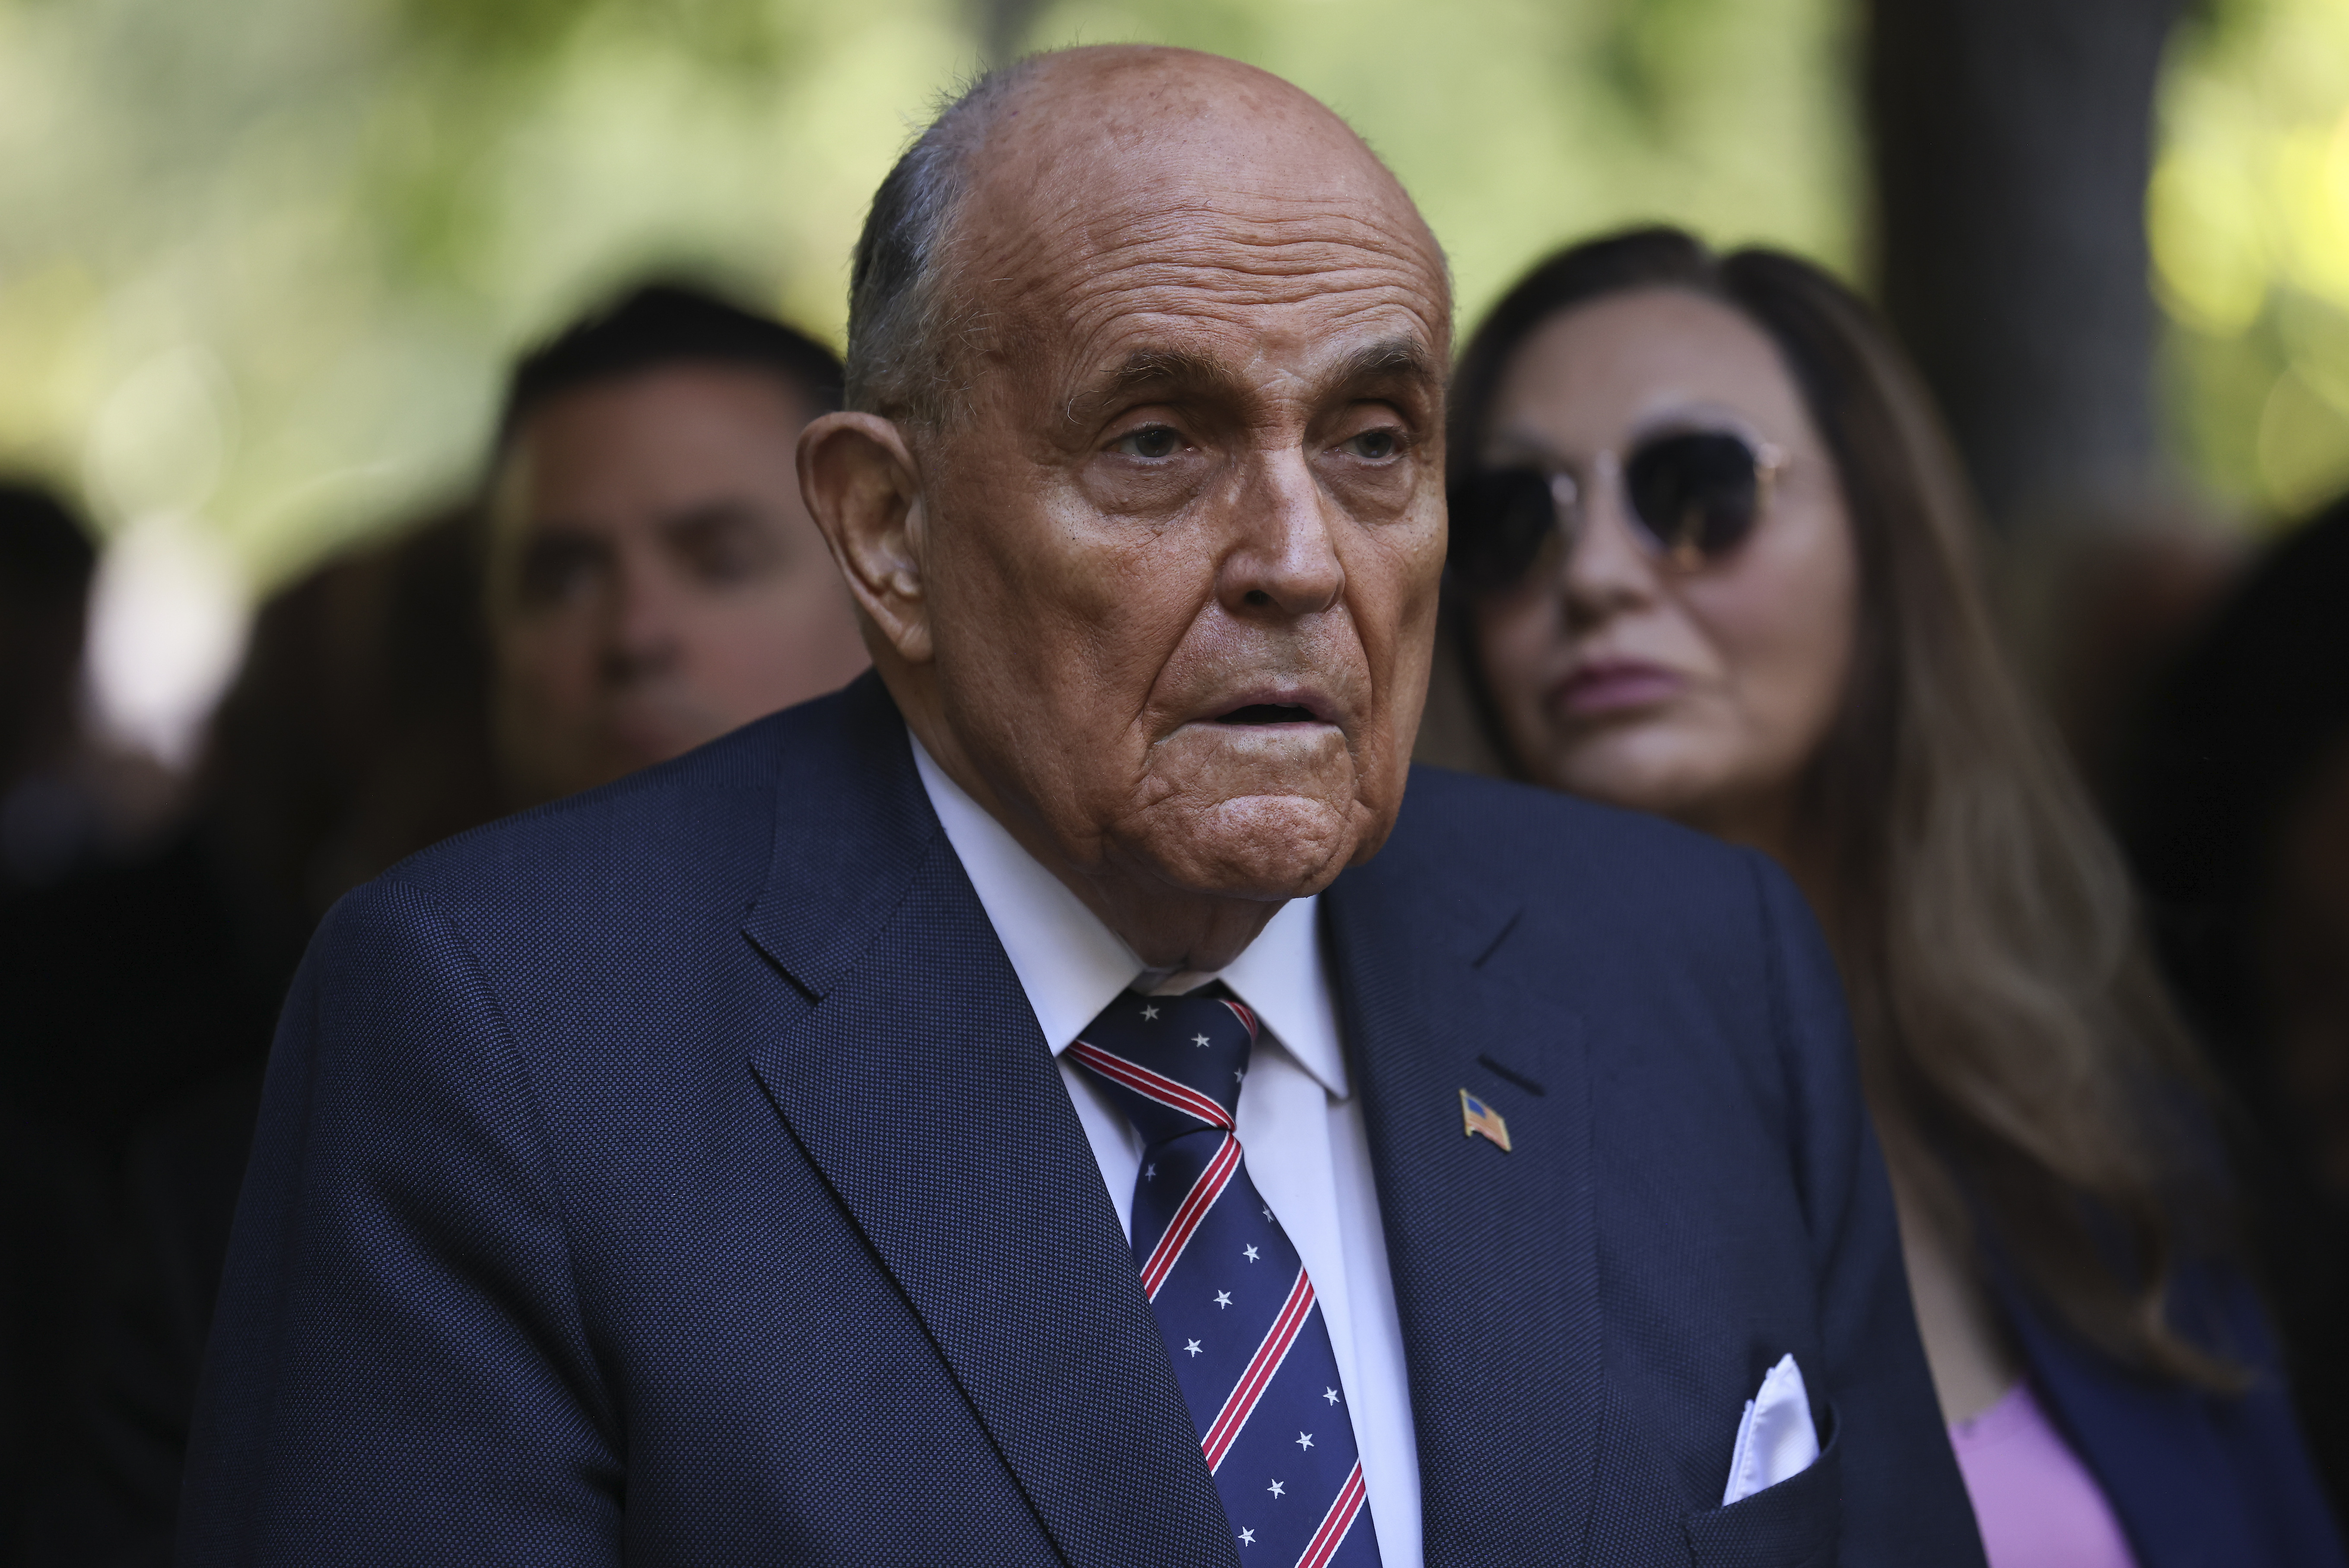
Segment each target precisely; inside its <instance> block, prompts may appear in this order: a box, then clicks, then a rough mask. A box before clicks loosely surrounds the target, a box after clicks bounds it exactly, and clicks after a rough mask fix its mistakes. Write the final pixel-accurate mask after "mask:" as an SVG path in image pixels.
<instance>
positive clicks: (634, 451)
mask: <svg viewBox="0 0 2349 1568" xmlns="http://www.w3.org/2000/svg"><path fill="white" fill-rule="evenodd" d="M810 411H811V410H809V409H808V408H807V406H806V405H805V404H804V403H803V402H802V400H800V399H799V398H797V397H795V396H794V395H793V394H792V392H791V391H790V390H789V389H787V388H786V387H785V386H784V385H783V384H782V383H781V381H780V380H779V379H777V378H775V377H773V376H771V375H768V374H765V373H763V372H761V371H756V370H750V369H736V368H733V367H729V366H709V365H692V364H687V365H678V366H671V367H662V368H657V369H650V370H646V371H641V372H637V373H635V374H631V375H626V376H623V377H618V378H616V379H611V380H608V381H598V382H592V383H589V384H588V385H585V386H583V387H580V388H578V389H574V390H572V391H567V392H564V393H560V394H558V395H557V396H556V397H555V398H554V400H551V401H549V402H548V403H546V404H545V405H544V406H543V407H542V408H541V409H539V410H537V411H536V412H534V413H533V414H532V415H531V416H530V417H529V418H528V419H527V420H526V421H524V422H523V427H522V429H521V431H519V432H518V434H517V435H516V436H515V438H514V441H513V443H512V450H511V451H510V452H509V453H508V455H507V457H506V460H505V462H504V465H503V467H502V469H501V471H500V474H499V479H498V484H497V490H496V493H495V496H494V500H493V522H494V528H495V545H494V549H493V555H492V576H491V622H492V640H493V643H494V646H495V652H496V662H497V692H496V731H497V743H498V752H499V759H500V763H501V764H502V769H503V771H504V774H505V776H506V779H507V783H508V786H509V788H510V789H511V791H512V793H513V794H514V796H515V797H516V799H517V800H520V801H533V800H543V799H548V798H552V797H553V796H555V795H561V794H570V793H571V792H573V791H574V790H581V789H585V788H587V787H589V786H590V785H593V784H603V783H605V782H606V781H608V780H611V779H615V778H617V777H619V776H620V775H622V774H627V773H631V772H633V771H635V770H636V769H637V768H640V767H644V766H646V765H647V764H648V763H656V762H660V761H664V760H666V759H667V758H669V757H673V756H676V755H678V754H679V753H683V752H686V751H688V750H690V749H691V748H693V747H695V746H698V745H699V744H701V743H702V742H705V741H709V740H714V739H715V738H717V737H718V736H719V735H722V734H724V733H725V732H727V731H729V730H731V729H734V728H736V727H737V726H739V725H741V724H745V723H748V722H750V721H751V720H753V719H756V718H759V717H761V715H763V714H766V713H771V712H772V711H775V710H776V709H779V708H784V707H788V706H790V705H791V704H792V703H793V702H797V701H803V700H804V699H806V698H809V697H812V696H816V695H818V694H820V693H822V692H823V691H830V690H832V689H833V687H836V686H838V685H840V684H841V683H843V681H845V680H848V679H850V678H851V677H853V676H854V674H855V673H856V671H857V670H860V669H862V668H863V667H864V662H865V657H864V647H863V645H862V643H861V641H860V640H859V639H858V635H857V630H856V625H855V618H854V611H853V610H852V609H851V607H850V606H849V602H848V599H847V597H846V596H845V595H844V594H843V592H842V589H841V586H840V582H839V578H838V576H837V575H836V574H835V573H834V572H833V566H832V563H831V560H830V558H829V557H828V556H826V554H825V552H824V546H823V538H822V536H821V535H819V534H818V533H817V532H816V528H815V524H814V523H813V522H812V520H811V519H810V518H809V516H808V514H807V510H806V507H805V505H804V504H802V501H801V499H800V489H799V479H798V475H797V472H796V471H795V470H794V468H793V464H792V446H793V442H794V441H795V440H796V438H797V436H798V434H799V431H800V428H801V427H802V425H803V424H805V423H806V422H807V420H808V418H809V414H810Z"/></svg>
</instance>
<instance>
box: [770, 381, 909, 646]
mask: <svg viewBox="0 0 2349 1568" xmlns="http://www.w3.org/2000/svg"><path fill="white" fill-rule="evenodd" d="M799 462H800V494H801V495H802V497H803V498H804V499H805V500H806V502H807V506H808V511H809V512H810V513H812V514H814V517H815V524H816V526H817V527H818V528H821V529H823V538H824V543H825V544H826V545H830V546H831V548H832V558H833V561H834V562H836V563H837V564H838V565H839V566H840V575H841V576H843V577H845V578H846V579H847V580H848V591H849V593H850V594H852V595H853V596H854V597H855V599H856V603H857V606H858V607H859V608H861V609H862V610H864V614H865V617H866V618H868V619H869V620H871V622H872V623H873V625H874V628H875V629H877V630H878V631H879V632H880V633H881V635H882V636H883V637H885V638H886V639H888V640H889V645H890V646H891V647H892V648H895V649H896V650H897V657H898V658H900V659H904V660H905V662H906V663H908V664H923V663H926V662H928V660H929V657H930V647H931V642H930V607H929V599H928V597H926V594H925V593H924V591H923V588H924V584H923V581H922V562H921V530H922V522H923V518H922V500H921V487H920V484H919V483H918V482H917V480H916V469H915V465H914V454H913V451H912V449H911V448H910V447H908V446H907V445H906V443H905V433H904V432H903V431H900V430H899V429H898V428H897V426H896V425H895V423H894V422H892V421H888V420H885V419H882V418H880V417H879V416H878V415H875V414H825V415H823V417H821V418H819V419H817V420H815V421H812V423H810V424H809V426H808V427H807V429H805V430H804V431H801V432H800V451H799Z"/></svg>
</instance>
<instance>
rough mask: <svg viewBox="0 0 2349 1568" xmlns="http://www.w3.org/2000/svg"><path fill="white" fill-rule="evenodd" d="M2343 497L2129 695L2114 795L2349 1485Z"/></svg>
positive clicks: (2326, 1450)
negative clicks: (2124, 787)
mask: <svg viewBox="0 0 2349 1568" xmlns="http://www.w3.org/2000/svg"><path fill="white" fill-rule="evenodd" d="M2344 607H2349V501H2343V502H2337V503H2335V504H2333V506H2332V507H2331V508H2330V509H2329V510H2327V511H2325V512H2324V513H2323V514H2320V515H2319V516H2318V517H2317V518H2316V519H2315V520H2314V521H2313V522H2311V523H2309V524H2305V525H2304V526H2302V528H2300V529H2299V530H2298V531H2296V532H2294V533H2292V534H2291V535H2287V536H2286V537H2285V538H2284V540H2283V541H2282V543H2281V544H2280V545H2278V546H2277V547H2276V548H2275V549H2274V550H2273V551H2272V552H2271V553H2270V554H2269V555H2268V556H2267V557H2266V558H2265V559H2264V560H2263V561H2261V563H2260V564H2259V566H2258V567H2257V568H2256V570H2255V571H2254V572H2253V573H2252V575H2251V577H2250V579H2249V580H2248V581H2247V582H2245V583H2244V584H2243V586H2242V587H2241V589H2240V592H2239V593H2238V594H2236V595H2235V596H2234V597H2233V598H2232V600H2231V601H2230V603H2229V604H2228V605H2227V607H2225V609H2224V610H2223V612H2222V613H2221V614H2220V617H2219V618H2218V619H2217V621H2216V623H2215V624H2214V625H2213V626H2212V627H2211V628H2210V629H2209V634H2208V635H2207V636H2206V637H2205V638H2204V639H2202V640H2201V641H2200V642H2199V644H2198V645H2197V646H2196V647H2195V648H2194V649H2192V650H2191V651H2190V652H2189V654H2188V656H2187V657H2186V659H2184V661H2183V662H2182V663H2181V664H2180V665H2179V666H2178V668H2177V669H2176V670H2175V671H2174V672H2173V673H2172V674H2171V676H2170V678H2169V680H2168V681H2167V682H2166V684H2165V686H2164V689H2163V690H2162V691H2161V693H2160V696H2159V697H2158V700H2157V701H2156V703H2155V705H2154V706H2153V708H2152V710H2151V711H2149V712H2148V713H2147V715H2146V718H2145V722H2144V724H2143V727H2142V730H2141V732H2140V744H2139V747H2138V750H2137V755H2136V756H2135V758H2134V759H2133V762H2134V765H2133V766H2132V767H2131V768H2130V769H2128V771H2127V776H2128V778H2129V780H2130V781H2131V785H2132V789H2131V794H2130V796H2129V798H2127V800H2126V801H2125V803H2124V805H2123V814H2124V815H2123V820H2124V822H2125V824H2126V826H2127V832H2128V838H2129V843H2130V847H2131V850H2132V852H2133V855H2134V857H2135V859H2136V862H2137V867H2138V869H2139V872H2140V874H2141V876H2142V877H2144V880H2145V884H2146V887H2147V892H2148V894H2149V896H2150V898H2151V901H2152V905H2153V909H2154V912H2155V917H2156V924H2155V929H2156V933H2157V936H2158V940H2159V945H2160V949H2161V952H2162V957H2163V959H2164V961H2165V962H2166V964H2167V966H2168V971H2169V973H2170V975H2171V976H2172V978H2173V980H2174V981H2175V982H2176V984H2177V986H2178V992H2179V993H2180V995H2181V996H2182V998H2183V999H2184V1001H2185V1002H2186V1004H2187V1007H2188V1010H2189V1015H2190V1016H2191V1017H2192V1019H2193V1021H2194V1023H2195V1024H2196V1025H2197V1026H2198V1028H2199V1031H2200V1033H2201V1034H2202V1037H2203V1038H2204V1039H2205V1040H2206V1041H2207V1042H2208V1043H2209V1045H2210V1047H2211V1049H2212V1051H2213V1053H2214V1054H2215V1056H2216V1059H2217V1061H2218V1063H2219V1064H2220V1069H2221V1070H2222V1072H2223V1074H2224V1075H2225V1077H2226V1079H2227V1081H2228V1082H2229V1084H2230V1086H2231V1087H2232V1089H2233V1090H2234V1093H2235V1096H2236V1097H2237V1100H2238V1103H2239V1104H2240V1106H2242V1107H2243V1109H2244V1111H2245V1113H2246V1117H2247V1122H2248V1125H2247V1126H2246V1127H2244V1128H2242V1129H2241V1130H2242V1132H2243V1135H2244V1136H2243V1137H2241V1138H2240V1145H2241V1159H2242V1163H2243V1166H2244V1168H2245V1169H2246V1170H2247V1172H2248V1173H2249V1174H2250V1177H2251V1196H2252V1197H2253V1198H2254V1199H2256V1202H2255V1204H2254V1205H2253V1208H2252V1212H2253V1213H2255V1214H2256V1215H2258V1216H2260V1217H2261V1222H2262V1224H2261V1229H2262V1232H2263V1233H2262V1236H2261V1240H2262V1241H2264V1242H2265V1243H2266V1245H2265V1247H2264V1249H2263V1251H2264V1253H2265V1255H2266V1257H2267V1259H2268V1260H2269V1267H2270V1271H2271V1277H2272V1280H2273V1284H2274V1292H2275V1298H2276V1303H2277V1307H2278V1309H2279V1312H2280V1314H2281V1316H2282V1324H2283V1328H2284V1331H2285V1334H2286V1338H2287V1342H2288V1345H2289V1347H2290V1349H2291V1352H2292V1358H2293V1361H2294V1363H2295V1371H2296V1373H2297V1376H2298V1378H2299V1382H2300V1387H2301V1397H2302V1412H2303V1414H2304V1417H2305V1418H2306V1420H2307V1423H2308V1426H2309V1433H2310V1438H2311V1439H2312V1441H2313V1444H2314V1445H2315V1448H2316V1449H2317V1452H2318V1454H2319V1457H2320V1459H2321V1461H2322V1462H2323V1465H2324V1468H2325V1469H2326V1471H2327V1473H2328V1475H2329V1476H2330V1477H2331V1478H2332V1479H2333V1484H2334V1487H2335V1489H2336V1490H2335V1495H2336V1498H2338V1499H2339V1500H2340V1501H2343V1502H2344V1503H2349V626H2344Z"/></svg>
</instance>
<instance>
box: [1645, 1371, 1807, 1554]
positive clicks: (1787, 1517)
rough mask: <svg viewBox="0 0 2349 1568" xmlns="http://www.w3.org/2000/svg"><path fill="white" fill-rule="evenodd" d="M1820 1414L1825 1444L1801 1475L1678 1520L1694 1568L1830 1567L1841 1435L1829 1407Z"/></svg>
mask: <svg viewBox="0 0 2349 1568" xmlns="http://www.w3.org/2000/svg"><path fill="white" fill-rule="evenodd" d="M1826 1418H1827V1420H1826V1424H1827V1440H1826V1446H1825V1447H1823V1448H1821V1449H1819V1457H1818V1458H1817V1459H1814V1460H1812V1461H1811V1465H1810V1468H1809V1469H1806V1470H1804V1471H1803V1473H1802V1474H1800V1475H1796V1476H1789V1477H1788V1478H1787V1479H1786V1480H1782V1481H1780V1482H1779V1483H1778V1484H1777V1485H1776V1486H1773V1487H1764V1488H1763V1489H1762V1490H1760V1491H1757V1492H1755V1493H1754V1495H1753V1496H1752V1497H1749V1498H1744V1499H1742V1500H1740V1501H1736V1502H1733V1503H1731V1504H1730V1505H1729V1506H1728V1507H1727V1508H1701V1509H1699V1510H1697V1511H1695V1512H1694V1513H1692V1514H1690V1515H1689V1516H1688V1517H1687V1518H1686V1519H1684V1520H1682V1521H1681V1522H1682V1526H1683V1528H1685V1529H1686V1530H1687V1532H1688V1542H1689V1561H1690V1563H1692V1564H1693V1565H1694V1568H1834V1563H1835V1560H1836V1542H1837V1539H1838V1538H1839V1537H1840V1536H1841V1535H1842V1533H1843V1459H1842V1454H1841V1448H1842V1442H1843V1434H1842V1433H1841V1431H1839V1430H1838V1429H1837V1428H1839V1427H1840V1426H1841V1425H1842V1423H1841V1422H1839V1421H1837V1419H1836V1413H1835V1409H1834V1407H1832V1406H1830V1407H1827V1409H1826Z"/></svg>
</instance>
